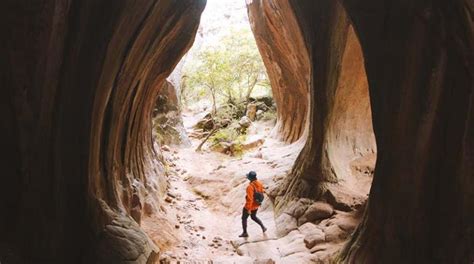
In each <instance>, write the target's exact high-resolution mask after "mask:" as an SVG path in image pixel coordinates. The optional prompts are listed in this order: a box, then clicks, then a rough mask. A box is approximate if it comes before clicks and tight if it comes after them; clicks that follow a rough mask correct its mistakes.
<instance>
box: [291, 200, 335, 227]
mask: <svg viewBox="0 0 474 264" xmlns="http://www.w3.org/2000/svg"><path fill="white" fill-rule="evenodd" d="M333 213H334V209H333V208H332V206H331V205H330V204H327V203H324V202H315V203H314V204H312V205H311V206H309V207H308V209H307V210H306V212H305V213H304V214H303V216H302V217H300V218H299V219H298V224H300V225H302V224H304V223H306V222H313V221H317V220H322V219H326V218H329V217H330V216H331V215H332V214H333Z"/></svg>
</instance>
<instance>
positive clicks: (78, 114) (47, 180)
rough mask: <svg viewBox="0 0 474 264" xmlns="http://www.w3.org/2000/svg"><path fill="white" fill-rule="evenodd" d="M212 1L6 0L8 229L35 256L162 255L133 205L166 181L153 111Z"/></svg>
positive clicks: (117, 258) (62, 259)
mask: <svg viewBox="0 0 474 264" xmlns="http://www.w3.org/2000/svg"><path fill="white" fill-rule="evenodd" d="M204 4H205V1H204V0H203V1H194V0H193V1H187V0H184V1H179V2H178V1H168V0H160V1H138V2H137V1H87V0H86V1H67V0H58V1H35V2H34V3H33V2H30V1H6V2H2V4H1V6H2V8H1V10H2V11H0V13H1V17H2V23H1V24H2V32H4V34H3V37H2V43H4V44H3V45H2V47H1V53H2V57H3V58H4V59H2V62H1V63H2V66H3V67H2V72H3V73H2V84H3V85H2V86H3V87H4V90H3V95H2V96H1V99H0V100H1V107H2V109H1V110H2V111H1V113H0V115H1V121H0V122H1V124H2V132H1V133H2V137H1V142H2V151H3V152H4V155H2V156H6V158H5V159H2V161H1V165H2V166H1V167H2V168H5V170H4V171H3V172H2V184H1V187H0V193H1V194H0V195H1V197H0V211H1V212H8V213H7V214H8V217H3V215H5V214H4V213H2V217H1V219H0V228H1V235H0V237H2V239H6V238H7V237H9V238H10V242H9V244H14V243H16V244H17V245H18V246H19V248H21V249H22V255H23V256H25V257H26V258H27V259H29V261H32V262H38V261H46V262H48V263H53V262H54V263H71V262H81V261H84V262H88V263H91V261H92V260H93V259H96V260H97V259H98V260H99V261H100V262H104V263H112V262H113V263H122V262H124V261H136V262H138V263H145V262H146V261H147V259H150V260H151V259H153V258H154V257H155V255H156V253H157V251H158V249H156V248H155V246H154V245H153V244H152V243H151V242H150V241H149V240H148V238H147V236H146V235H145V234H144V233H143V231H142V230H141V229H140V228H139V226H138V225H137V223H136V222H135V221H133V220H131V218H130V217H129V216H128V215H129V214H130V213H131V211H132V208H134V209H133V210H134V214H133V215H134V217H135V218H139V215H140V214H141V212H140V211H141V208H142V204H141V203H143V200H144V199H145V198H146V197H147V196H148V195H159V192H160V190H163V189H164V188H165V187H166V186H165V184H164V179H163V174H164V173H163V169H162V168H161V165H160V163H159V162H158V160H159V158H158V159H157V154H158V152H157V150H156V149H154V148H153V145H152V137H151V111H152V108H153V107H154V102H155V98H156V95H157V93H158V91H159V87H161V86H162V83H163V81H164V79H165V78H166V76H168V75H169V74H170V72H171V71H172V69H173V67H174V66H175V65H176V64H177V62H178V61H179V59H180V58H181V56H182V55H183V54H184V53H185V52H186V50H187V49H188V48H189V47H190V45H191V44H192V40H193V38H194V34H195V32H196V30H197V26H198V23H199V18H200V13H201V12H202V10H203V7H204ZM132 197H133V198H132ZM130 245H134V246H131V247H134V249H133V251H130V250H129V249H127V248H129V246H130ZM84 256H86V257H84Z"/></svg>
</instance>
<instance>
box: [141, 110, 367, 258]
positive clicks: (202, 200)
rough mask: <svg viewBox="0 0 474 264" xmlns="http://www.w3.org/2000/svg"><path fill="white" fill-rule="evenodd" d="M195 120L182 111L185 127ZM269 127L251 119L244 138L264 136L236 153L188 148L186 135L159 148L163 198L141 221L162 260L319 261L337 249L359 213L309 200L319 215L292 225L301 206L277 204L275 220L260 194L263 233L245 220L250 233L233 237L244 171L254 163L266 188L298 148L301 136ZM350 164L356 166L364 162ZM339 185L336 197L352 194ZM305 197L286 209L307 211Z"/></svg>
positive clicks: (272, 184) (196, 142)
mask: <svg viewBox="0 0 474 264" xmlns="http://www.w3.org/2000/svg"><path fill="white" fill-rule="evenodd" d="M197 119H199V117H196V116H194V115H184V124H185V127H186V128H187V129H188V130H190V129H191V128H190V127H191V126H192V125H193V124H194V123H195V122H196V120H197ZM271 127H272V125H271V124H268V123H267V124H265V123H258V122H257V123H254V124H253V125H252V127H251V129H249V135H248V138H249V139H250V140H256V139H259V138H260V139H261V138H264V139H265V143H264V144H263V145H262V146H260V147H257V148H255V149H252V150H249V151H247V152H246V153H245V154H244V155H243V157H230V156H228V155H224V154H220V153H216V152H211V151H208V150H206V149H205V148H204V151H202V152H196V151H195V149H196V147H197V145H199V143H200V141H199V140H196V139H191V142H192V144H191V146H188V147H171V148H163V149H164V152H163V153H164V156H165V158H166V159H167V161H168V162H167V163H168V164H169V166H170V167H169V169H168V171H169V184H170V186H169V189H168V192H167V196H166V199H165V204H164V206H162V208H161V210H162V213H161V214H157V215H155V216H153V217H151V218H147V219H145V220H144V221H143V223H142V226H144V228H145V229H146V230H147V232H148V233H149V234H150V236H151V237H152V238H153V239H154V240H155V242H156V243H157V245H158V246H159V247H160V248H161V251H162V253H163V254H162V256H161V259H162V263H178V262H179V263H325V262H327V261H328V259H330V258H331V257H332V256H334V254H335V253H336V252H337V251H338V250H340V248H341V247H342V245H343V243H344V241H345V240H346V239H347V238H348V236H349V235H350V233H351V232H352V231H353V230H354V228H355V226H356V225H357V223H358V221H359V220H358V218H359V216H357V215H356V211H341V210H336V209H334V210H333V209H332V207H331V206H330V205H327V204H324V205H323V206H322V207H321V206H320V205H318V204H317V203H316V204H315V205H314V206H313V207H311V208H312V209H311V210H319V211H320V212H323V211H325V210H326V209H325V208H327V207H328V206H329V207H330V213H329V214H328V215H327V216H326V217H327V218H325V219H320V220H317V221H312V222H308V223H306V222H303V223H305V224H298V223H297V219H298V218H299V217H301V215H299V216H297V215H296V212H297V211H299V210H301V209H293V210H294V211H291V210H290V211H288V212H287V211H285V212H284V213H283V214H281V215H279V216H278V219H275V216H274V211H273V203H272V201H270V199H268V197H267V199H266V200H265V201H264V203H263V205H262V206H261V208H260V209H259V212H258V216H259V218H260V219H261V220H262V221H263V223H264V224H265V226H266V227H267V228H268V231H267V232H266V233H265V234H263V233H262V231H261V229H260V227H259V226H258V225H257V224H256V223H254V222H253V221H252V220H251V219H249V222H248V223H249V226H248V233H249V235H250V237H249V238H247V239H242V238H239V237H238V235H239V234H240V233H241V232H242V229H241V219H240V217H241V212H242V207H243V205H244V202H245V198H244V197H245V188H246V186H247V184H248V181H247V179H246V178H245V174H246V173H247V172H248V171H250V170H254V171H256V172H257V174H258V179H259V180H261V181H262V182H263V184H264V185H265V186H266V187H269V188H273V187H275V186H277V185H278V181H279V180H281V179H283V178H284V177H286V176H287V175H288V173H289V171H290V169H291V167H292V165H293V164H294V161H295V159H296V157H297V155H298V153H299V151H300V150H301V148H302V144H301V142H300V143H296V144H292V145H287V144H284V143H281V142H278V141H276V140H273V139H271V138H270V137H269V136H268V135H269V134H270V130H271ZM188 132H190V131H188ZM364 164H365V163H364ZM356 165H357V164H355V165H354V168H355V169H357V170H360V171H363V169H364V168H365V167H364V166H362V165H357V166H356ZM338 188H341V187H338ZM338 190H339V189H338ZM340 190H342V191H339V192H340V193H341V197H343V198H344V199H347V200H348V201H349V202H353V200H354V197H358V196H360V195H359V194H358V193H357V196H354V195H353V194H352V193H348V192H346V191H344V190H345V189H343V188H342V189H340ZM336 194H338V193H336ZM312 203H315V201H310V200H307V199H306V200H305V199H301V200H300V201H298V202H297V203H295V204H294V205H295V206H296V207H294V208H299V207H301V208H303V209H302V211H301V212H305V211H306V213H308V212H309V211H311V210H310V205H311V204H312ZM321 210H322V211H321ZM306 213H305V215H306ZM318 214H319V213H318ZM275 222H277V223H278V227H279V229H278V230H277V228H276V225H275ZM277 234H278V235H277ZM256 261H257V262H256Z"/></svg>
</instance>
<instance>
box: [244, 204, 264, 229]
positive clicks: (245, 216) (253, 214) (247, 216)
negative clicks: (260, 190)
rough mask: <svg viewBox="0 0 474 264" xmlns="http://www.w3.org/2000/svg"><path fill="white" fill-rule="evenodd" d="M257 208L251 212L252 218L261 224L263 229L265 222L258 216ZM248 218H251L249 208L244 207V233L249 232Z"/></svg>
mask: <svg viewBox="0 0 474 264" xmlns="http://www.w3.org/2000/svg"><path fill="white" fill-rule="evenodd" d="M257 210H258V209H257ZM257 210H253V211H251V212H250V218H252V220H253V221H255V223H257V224H259V225H260V227H261V228H262V229H263V228H264V226H263V223H262V221H261V220H260V219H258V217H257ZM248 218H249V213H248V211H247V209H245V207H244V209H243V210H242V229H243V230H244V233H247V219H248Z"/></svg>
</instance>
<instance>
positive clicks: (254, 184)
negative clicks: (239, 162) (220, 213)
mask: <svg viewBox="0 0 474 264" xmlns="http://www.w3.org/2000/svg"><path fill="white" fill-rule="evenodd" d="M247 179H248V180H249V181H250V183H249V185H248V186H247V195H246V196H245V206H244V208H243V210H242V229H243V232H242V234H241V235H239V237H248V236H249V235H248V233H247V219H248V218H249V216H250V218H252V220H253V221H255V222H256V223H257V224H259V225H260V227H261V228H262V231H263V232H264V233H265V231H267V228H266V227H265V226H264V225H263V223H262V221H261V220H260V219H259V218H258V217H257V210H258V207H259V206H260V204H259V203H258V202H257V201H256V200H255V199H254V195H255V192H259V193H262V194H263V192H264V190H263V184H262V183H261V182H260V181H259V180H257V173H256V172H255V171H250V172H249V173H247ZM262 197H263V196H262Z"/></svg>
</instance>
